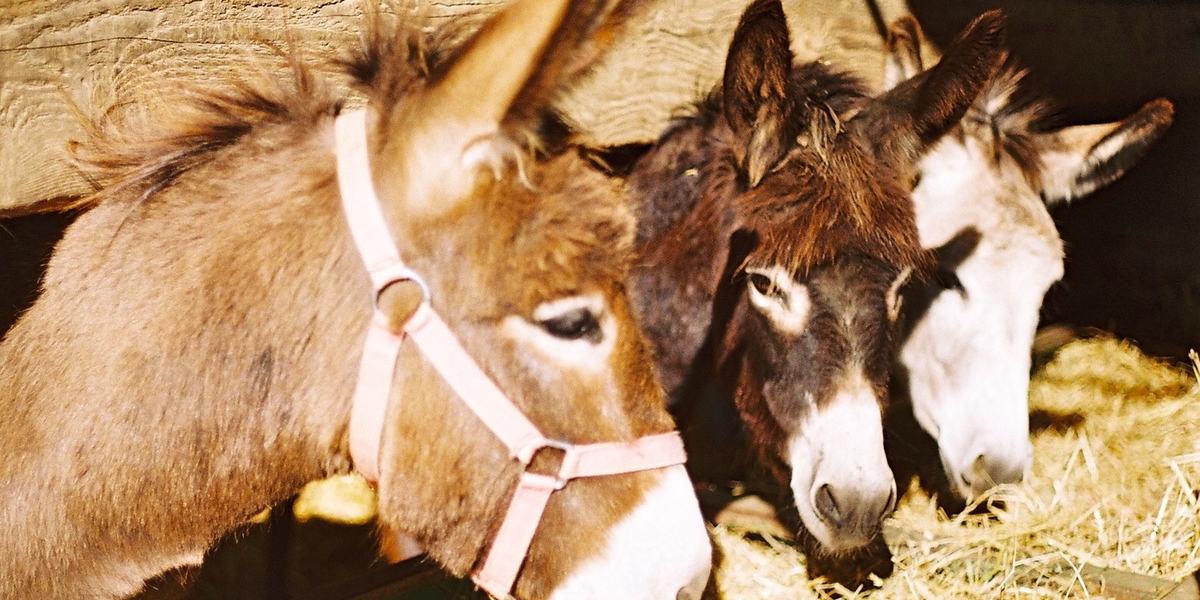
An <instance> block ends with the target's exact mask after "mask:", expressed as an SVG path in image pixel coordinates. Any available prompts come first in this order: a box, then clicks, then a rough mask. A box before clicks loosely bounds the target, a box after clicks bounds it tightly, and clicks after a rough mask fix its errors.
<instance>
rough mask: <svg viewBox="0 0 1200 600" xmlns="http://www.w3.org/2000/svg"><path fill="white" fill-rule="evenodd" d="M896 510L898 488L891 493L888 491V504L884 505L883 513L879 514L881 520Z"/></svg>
mask: <svg viewBox="0 0 1200 600" xmlns="http://www.w3.org/2000/svg"><path fill="white" fill-rule="evenodd" d="M895 508H896V488H892V489H891V490H890V491H888V497H887V502H884V503H883V511H882V512H880V513H879V518H881V519H882V518H883V517H885V516H887V515H889V514H891V512H892V510H893V509H895Z"/></svg>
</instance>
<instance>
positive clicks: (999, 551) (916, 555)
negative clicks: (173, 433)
mask: <svg viewBox="0 0 1200 600" xmlns="http://www.w3.org/2000/svg"><path fill="white" fill-rule="evenodd" d="M1030 403H1031V409H1032V411H1033V412H1034V419H1033V421H1034V422H1035V423H1041V424H1042V425H1040V426H1039V430H1037V431H1035V432H1034V434H1033V445H1034V465H1033V472H1032V474H1031V476H1030V477H1029V479H1028V480H1027V481H1026V482H1025V483H1023V484H1021V485H1019V486H1011V487H1006V488H1002V489H999V490H997V491H996V492H995V493H994V494H993V495H992V497H991V498H993V499H999V500H1003V501H1004V503H1005V507H1004V509H1003V510H997V511H996V516H995V518H988V517H985V516H979V515H959V516H955V517H947V516H945V515H944V514H942V513H940V511H939V510H938V508H937V505H936V502H935V501H934V500H933V499H931V498H930V497H928V496H927V495H925V494H924V492H922V491H920V490H919V489H918V488H917V487H916V486H913V487H912V488H911V489H909V491H908V493H907V494H906V496H905V497H904V498H903V500H902V501H901V503H900V506H899V508H898V509H897V511H896V514H895V516H894V517H893V518H892V519H891V520H890V522H889V524H888V528H887V538H888V541H889V543H890V545H891V547H892V550H893V552H894V554H895V560H896V573H895V575H893V576H892V577H891V578H890V579H888V580H887V581H885V582H884V583H883V587H882V588H881V589H879V590H877V591H875V592H873V593H870V594H861V595H858V594H855V593H853V592H851V591H849V590H845V589H844V588H834V587H831V586H829V585H825V584H824V583H823V582H811V581H809V580H808V578H807V576H806V574H805V567H804V556H803V555H802V554H800V553H799V551H797V550H796V549H795V548H793V547H792V546H791V545H789V543H787V542H786V541H783V540H781V539H779V538H777V537H775V536H774V535H772V534H771V533H769V532H768V531H769V529H758V530H755V531H750V530H746V529H734V528H730V527H725V526H716V527H715V528H714V530H713V537H714V539H715V541H716V543H717V544H718V545H719V546H720V548H721V550H722V552H723V554H724V556H725V558H724V563H723V565H722V566H721V567H720V569H719V571H718V573H717V584H718V587H719V589H720V590H721V592H722V593H723V596H724V598H725V600H771V599H774V598H787V599H789V600H792V599H797V598H801V599H803V598H825V597H828V592H832V591H835V590H836V591H840V592H841V593H842V594H843V595H844V596H845V597H847V598H858V597H870V598H872V599H874V600H888V599H894V598H904V599H916V598H921V599H925V598H939V599H942V598H964V599H967V598H969V599H976V598H1088V597H1091V598H1095V597H1108V596H1106V594H1105V593H1104V590H1103V589H1101V586H1100V585H1098V584H1097V583H1095V581H1093V580H1092V579H1091V578H1089V577H1088V576H1087V574H1088V572H1086V571H1084V570H1083V569H1084V565H1085V564H1087V565H1091V566H1092V567H1108V568H1113V569H1119V570H1122V571H1129V572H1134V573H1140V574H1142V575H1149V576H1153V577H1157V578H1162V579H1167V580H1178V579H1180V578H1183V577H1185V576H1187V575H1189V574H1191V573H1192V572H1194V571H1196V570H1197V569H1198V568H1200V499H1198V497H1200V387H1197V386H1196V385H1195V381H1194V379H1193V378H1192V376H1191V374H1190V373H1187V372H1186V371H1183V370H1180V369H1176V368H1174V367H1170V366H1167V365H1165V364H1162V363H1158V362H1155V361H1153V360H1150V359H1148V358H1146V357H1145V356H1144V355H1142V354H1141V352H1139V351H1138V350H1137V349H1136V348H1134V347H1133V346H1132V345H1130V344H1128V343H1125V342H1121V341H1118V340H1115V339H1106V338H1099V339H1092V340H1080V341H1076V342H1072V343H1070V344H1068V345H1066V346H1064V347H1063V348H1062V349H1061V350H1060V351H1059V352H1058V354H1057V355H1056V357H1055V358H1054V359H1053V360H1052V361H1051V362H1050V363H1049V364H1047V365H1046V366H1045V367H1044V368H1043V369H1041V370H1040V371H1039V372H1038V374H1037V375H1036V376H1035V377H1034V379H1033V383H1032V386H1031V390H1030ZM330 485H335V486H341V487H345V486H348V487H350V488H353V490H357V492H355V493H347V490H346V489H340V490H337V491H336V492H334V493H331V494H328V495H326V496H322V495H321V494H322V490H320V489H319V488H321V487H323V486H330ZM360 488H361V489H360ZM353 490H352V491H353ZM365 490H366V488H365V484H362V483H361V480H355V479H354V478H352V477H351V478H348V479H346V480H341V481H338V482H326V483H324V484H319V485H317V486H313V487H311V488H310V489H309V490H306V493H305V494H304V495H302V497H301V499H300V500H299V501H297V503H296V507H297V512H298V513H300V514H298V516H300V517H301V518H302V519H304V518H309V517H313V516H323V517H324V518H331V516H332V515H336V514H338V513H345V514H354V518H353V519H352V520H353V521H354V522H361V521H362V520H363V518H364V516H365V517H366V518H369V517H370V516H372V513H373V508H374V507H373V503H370V502H367V500H369V498H366V499H364V495H363V493H361V492H363V491H365ZM325 491H328V490H325ZM365 493H366V496H368V497H369V496H370V493H369V491H366V492H365ZM987 500H988V499H984V500H983V501H984V502H986V501H987ZM346 503H349V504H350V505H352V506H350V507H349V509H347V507H346V506H342V505H343V504H346ZM367 504H370V506H365V505H367ZM364 510H365V512H357V511H364ZM347 511H348V513H347ZM334 520H337V519H336V518H334ZM776 535H778V531H776Z"/></svg>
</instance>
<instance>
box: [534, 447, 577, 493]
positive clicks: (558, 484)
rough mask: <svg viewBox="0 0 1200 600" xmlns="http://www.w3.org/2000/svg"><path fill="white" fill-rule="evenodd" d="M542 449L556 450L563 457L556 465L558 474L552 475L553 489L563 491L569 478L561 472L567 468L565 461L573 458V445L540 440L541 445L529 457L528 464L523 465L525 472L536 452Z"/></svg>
mask: <svg viewBox="0 0 1200 600" xmlns="http://www.w3.org/2000/svg"><path fill="white" fill-rule="evenodd" d="M543 448H549V449H551V450H558V451H559V452H562V455H563V456H562V461H561V462H559V464H558V473H555V474H554V475H553V477H554V489H555V490H556V491H557V490H561V489H563V488H564V487H567V482H568V481H570V479H571V478H570V477H563V471H564V470H565V469H566V468H567V467H568V466H569V465H568V464H567V461H570V460H572V459H573V458H575V457H574V456H573V454H574V452H573V451H574V450H575V445H574V444H572V443H570V442H564V441H560V440H552V439H544V440H542V441H541V443H540V444H539V445H538V447H537V448H536V449H535V450H534V451H533V453H532V454H530V455H529V462H528V463H526V464H525V468H526V470H528V469H529V466H530V465H532V464H533V457H535V456H537V454H538V452H540V451H541V450H542V449H543Z"/></svg>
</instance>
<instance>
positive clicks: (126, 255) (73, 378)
mask: <svg viewBox="0 0 1200 600" xmlns="http://www.w3.org/2000/svg"><path fill="white" fill-rule="evenodd" d="M603 5H604V3H599V2H575V3H573V4H572V5H571V9H570V10H569V12H568V14H567V16H566V18H565V20H564V21H563V22H562V23H561V24H560V26H559V27H558V31H559V33H557V34H555V35H554V36H553V39H552V41H551V42H549V43H548V44H545V47H544V48H543V50H542V51H541V52H542V55H543V56H544V58H542V59H539V62H538V64H534V65H530V66H529V76H528V77H527V80H526V82H525V83H524V84H523V86H522V88H521V91H520V93H519V98H521V100H522V102H525V104H522V105H520V106H521V108H520V109H519V110H516V111H515V112H513V116H512V117H511V118H510V119H508V120H506V121H505V127H506V129H504V133H505V134H506V135H504V136H503V138H504V139H501V140H498V142H497V143H498V147H507V148H512V150H511V152H510V153H509V154H510V155H512V156H516V157H519V159H514V160H509V161H501V162H500V163H498V166H496V170H495V171H493V170H492V169H485V170H484V171H483V173H482V174H481V175H480V176H479V178H478V180H477V181H476V183H475V184H474V185H473V186H468V189H470V190H472V193H471V195H470V197H469V198H467V199H463V200H461V201H457V202H456V203H450V202H449V201H447V204H446V205H447V206H448V207H449V208H446V209H441V210H434V209H431V208H430V207H429V206H427V205H425V206H421V207H419V210H417V209H412V208H410V207H409V206H408V203H409V202H410V201H409V199H408V198H407V197H406V196H405V195H404V193H403V192H404V190H409V191H412V190H413V189H414V188H413V186H414V185H415V183H414V182H412V181H402V177H403V176H402V174H401V173H398V172H397V170H398V169H399V167H398V166H396V165H398V164H401V163H402V161H403V160H405V159H406V157H408V156H410V155H411V153H414V152H421V151H422V150H423V149H422V148H421V147H416V148H407V149H406V148H404V147H403V146H402V144H401V143H400V142H402V141H403V138H404V136H397V132H396V130H394V129H391V127H392V126H393V125H394V124H396V123H402V124H405V125H413V124H414V123H417V124H422V122H421V121H420V114H418V113H419V111H420V110H421V109H422V107H421V105H420V100H421V99H422V98H423V95H424V94H425V93H426V90H428V89H433V88H435V86H437V85H439V84H440V83H441V82H442V81H443V80H444V79H445V78H447V77H449V75H447V73H448V72H450V71H452V70H453V69H454V66H455V64H457V62H458V60H459V59H460V57H463V56H467V55H469V54H470V48H471V45H472V44H475V43H477V40H478V39H479V38H474V40H475V41H472V42H468V46H467V49H465V50H463V49H457V48H450V49H446V51H444V50H443V49H442V48H441V47H438V46H436V45H434V46H430V45H428V43H427V40H425V39H423V38H422V36H420V35H418V34H417V33H416V32H415V29H409V28H404V27H401V28H399V29H393V28H390V27H391V24H388V25H387V26H383V25H379V24H377V25H376V27H375V29H374V30H373V33H372V37H371V38H370V39H371V41H370V45H369V48H368V52H367V53H366V54H365V56H367V57H368V60H364V61H360V62H358V63H357V65H358V66H357V68H356V69H355V73H356V74H358V75H359V76H360V77H361V78H362V82H363V84H364V85H365V86H367V87H368V88H369V89H370V90H371V92H372V94H371V102H372V106H374V107H375V109H376V111H378V114H379V118H377V119H376V120H375V121H374V129H373V131H372V135H373V139H374V144H373V145H374V147H375V148H374V149H375V154H374V157H373V160H374V163H375V164H376V165H377V166H381V167H380V168H377V169H376V172H375V173H376V174H375V176H376V185H377V187H378V188H379V189H380V192H381V196H382V197H383V198H384V200H385V202H387V208H386V209H385V211H386V213H387V214H388V216H389V218H390V225H391V228H392V232H393V234H394V236H395V237H396V238H397V240H398V244H399V247H400V253H401V255H402V256H404V257H405V258H406V259H407V260H408V262H409V264H410V266H412V267H413V268H414V269H415V270H417V271H418V272H420V273H422V274H424V275H425V277H426V278H427V280H428V283H429V285H430V287H431V288H432V290H433V298H434V300H433V303H434V307H435V308H436V309H437V310H438V311H439V312H440V313H441V314H442V315H443V317H444V318H445V319H446V320H447V321H448V322H449V323H450V325H451V327H452V328H453V329H455V331H456V333H457V334H458V335H459V337H460V339H461V340H462V342H463V344H464V345H465V346H466V348H467V349H468V350H469V351H471V352H472V354H473V355H474V356H475V357H476V359H477V360H478V361H479V362H480V364H481V366H482V367H483V368H484V370H485V371H486V372H488V373H489V374H490V375H491V376H492V377H493V378H494V379H495V380H496V382H497V383H498V385H499V386H500V388H501V389H503V390H505V391H506V392H507V393H508V394H509V396H510V398H512V399H513V400H514V402H516V403H517V404H518V405H519V406H520V407H521V408H522V409H523V410H524V411H525V412H526V414H527V415H528V416H529V417H530V419H531V420H532V421H533V422H534V423H537V424H538V425H539V426H540V427H541V428H542V429H543V431H544V432H545V433H546V434H547V435H549V436H552V437H558V438H561V439H569V440H572V441H576V442H595V441H601V440H629V439H633V438H634V437H636V436H639V435H643V434H647V433H651V432H662V431H667V430H669V429H670V428H671V427H672V423H671V420H670V418H669V417H668V415H667V414H666V412H665V411H664V410H663V408H662V399H661V391H660V388H659V387H658V386H657V384H656V381H655V379H654V376H653V373H652V371H651V370H650V366H649V360H648V353H647V349H646V347H645V346H644V344H643V342H642V338H641V337H640V334H639V333H638V332H637V331H636V329H635V328H634V325H633V317H632V314H631V308H630V304H629V302H628V300H627V297H626V294H625V290H624V284H623V277H624V275H625V273H626V269H627V268H628V264H629V260H630V258H629V256H630V254H629V252H630V248H631V243H632V239H633V233H634V232H633V221H632V218H631V215H630V214H629V212H628V210H627V209H626V208H625V207H624V204H623V203H622V201H621V199H620V196H619V194H618V191H617V190H616V189H615V188H614V187H613V185H612V184H611V183H609V182H608V181H606V180H604V179H603V178H602V177H600V176H598V175H597V174H595V173H594V172H593V171H592V170H591V169H589V168H587V166H586V165H585V164H584V162H583V161H581V160H579V159H578V158H576V157H575V156H574V155H570V156H560V157H558V158H554V159H547V160H539V159H535V158H532V156H531V154H530V150H529V149H528V148H526V147H524V146H523V145H522V144H523V143H524V140H526V139H531V136H530V135H529V134H528V133H526V130H527V126H528V123H527V122H526V121H527V119H526V115H525V113H526V112H527V111H530V110H532V108H531V107H545V106H546V105H547V103H548V100H549V96H550V95H552V94H553V93H554V92H555V90H557V89H558V88H559V87H560V86H561V85H562V84H563V82H564V81H569V80H570V79H571V78H572V77H573V76H574V74H576V73H577V72H579V71H580V69H581V68H582V67H584V66H586V64H587V61H589V60H590V56H591V55H593V54H595V52H594V50H595V49H598V48H599V47H600V45H602V44H601V43H600V42H597V41H596V39H595V37H594V35H595V33H596V31H597V29H601V33H602V34H604V32H606V31H607V30H608V29H609V28H611V27H614V26H615V25H614V24H613V23H614V20H611V19H610V20H609V21H608V22H607V24H604V25H601V21H602V19H601V17H603V16H604V14H605V11H604V10H603V9H604V6H603ZM630 10H631V8H630V7H629V6H628V5H626V6H622V7H618V8H617V9H616V12H617V13H620V14H622V15H624V14H626V13H627V12H628V11H630ZM379 22H382V20H380V21H379ZM485 31H486V27H485ZM564 31H565V32H569V33H564ZM609 33H611V32H609ZM604 36H607V37H611V35H608V34H604ZM604 36H602V37H604ZM533 37H534V38H536V36H533ZM535 42H536V39H535ZM580 46H583V54H584V56H583V57H582V58H580V57H579V56H578V55H576V54H574V50H575V49H576V48H577V47H580ZM593 46H594V48H593ZM564 55H565V56H566V58H564ZM520 67H521V65H515V66H514V68H520ZM296 74H297V75H296V80H295V81H294V82H292V83H291V84H290V85H274V86H269V87H265V88H264V87H254V88H241V89H237V90H234V91H231V92H223V93H217V94H204V95H202V96H199V97H198V98H197V99H196V101H195V102H194V103H193V104H191V105H189V106H187V107H181V108H180V109H179V110H178V111H177V112H173V113H172V114H169V115H159V118H160V119H161V121H160V123H162V127H161V128H159V129H158V130H155V131H151V132H149V135H139V134H138V133H137V132H136V131H135V132H132V133H130V135H128V136H125V137H118V138H109V140H110V141H108V142H100V143H99V144H98V145H95V146H92V147H91V148H90V149H89V150H87V151H85V152H83V153H82V155H83V156H85V157H86V158H88V159H90V160H91V164H92V165H93V167H94V170H93V171H92V172H93V173H94V174H96V176H97V177H98V181H101V182H102V183H104V184H105V188H104V190H103V191H101V192H100V193H98V194H97V195H96V196H95V197H94V198H92V199H90V200H88V201H87V203H88V204H93V205H95V207H94V208H92V209H91V210H90V211H89V212H87V213H86V214H84V215H83V216H82V217H80V218H79V220H78V221H77V222H76V223H75V224H74V225H73V226H72V227H71V228H70V229H69V230H68V232H67V234H66V236H65V237H64V239H63V241H62V242H61V243H60V244H59V246H58V248H57V250H56V252H55V254H54V256H53V259H52V262H51V264H50V267H49V271H48V273H47V275H46V279H45V291H44V293H43V295H42V296H41V298H40V299H39V300H38V301H37V303H36V304H35V305H34V306H33V307H32V308H31V309H30V310H29V311H28V312H27V313H26V314H25V315H23V317H22V318H21V319H20V321H19V322H18V323H17V324H16V325H15V327H14V328H13V329H12V330H11V331H10V333H9V334H8V335H7V336H6V337H5V339H4V341H3V344H2V345H0V364H3V365H4V368H3V374H4V376H3V378H2V380H0V397H2V398H4V402H3V403H2V404H0V423H2V425H0V456H3V457H4V458H5V460H4V462H3V465H0V506H2V507H3V510H0V530H3V531H4V532H5V533H4V535H3V536H0V597H4V598H72V599H74V598H118V597H124V596H127V595H129V594H131V593H134V592H136V591H137V590H138V589H139V587H140V586H141V582H142V581H143V580H144V579H146V578H148V577H151V576H153V575H155V574H157V573H160V572H162V571H164V570H166V569H168V568H171V567H174V566H177V565H180V564H184V563H189V562H195V561H198V560H199V559H200V558H201V556H202V554H203V552H204V551H205V549H206V548H208V546H209V545H210V544H211V543H212V542H213V541H214V540H215V539H216V538H217V537H218V536H220V535H222V534H224V533H226V532H228V531H229V530H230V529H232V528H234V527H236V526H237V525H238V524H239V523H242V522H244V521H245V520H246V519H247V518H249V517H250V516H251V515H253V514H255V513H256V512H258V511H260V510H261V509H263V508H265V507H268V506H270V505H272V504H274V503H276V502H278V501H280V500H282V499H284V498H286V497H288V496H289V495H291V494H293V493H295V492H296V490H297V489H298V488H299V487H300V486H301V485H303V484H304V483H305V482H307V481H309V480H312V479H315V478H319V477H322V476H325V475H329V474H331V473H338V472H344V471H346V470H348V469H349V468H351V464H350V459H349V456H348V454H347V422H348V415H349V399H350V396H351V390H352V388H353V385H354V379H355V375H356V373H357V362H358V358H359V355H360V353H361V344H362V338H363V335H364V332H365V330H366V325H367V321H368V319H369V318H370V309H371V307H370V302H369V300H368V298H369V297H370V295H369V281H368V279H367V274H366V272H365V270H364V268H363V266H362V264H361V259H360V258H359V257H358V255H357V252H356V250H355V249H354V247H353V245H352V242H351V241H350V239H349V235H348V230H347V227H346V224H345V223H344V217H343V216H342V213H341V207H340V203H339V199H338V192H337V188H336V184H335V181H334V172H335V166H334V156H333V148H332V121H333V117H334V115H335V113H336V111H337V110H338V100H337V99H336V98H334V97H333V96H332V95H331V94H330V93H329V92H328V91H327V90H328V89H329V88H328V87H327V86H324V85H322V84H321V82H319V81H318V80H316V79H315V78H313V77H311V76H310V75H309V74H308V72H307V71H306V70H305V69H303V68H299V67H297V69H296ZM477 100H478V98H473V99H472V102H475V101H477ZM423 124H424V125H426V126H430V124H429V123H423ZM434 125H436V123H435V124H434ZM397 138H400V139H399V140H398V139H397ZM505 139H507V140H510V141H509V142H507V145H505V142H504V140H505ZM405 151H407V152H408V154H405ZM389 152H390V153H391V154H388V153H389ZM455 159H457V156H456V157H455ZM514 162H520V166H521V168H522V169H523V175H524V178H527V179H528V183H529V185H528V186H527V185H526V184H525V183H524V182H523V181H522V177H518V176H517V173H516V167H515V166H514V164H513V163H514ZM494 175H499V177H495V176H494ZM418 183H419V182H418ZM578 293H596V294H599V295H601V296H603V297H604V298H605V299H606V301H607V305H608V310H609V312H610V313H611V314H612V315H613V317H614V318H615V320H616V322H617V324H618V327H617V330H618V333H617V335H618V336H619V338H618V341H617V344H616V351H615V352H614V355H613V358H612V360H611V362H610V364H609V365H608V368H607V369H601V370H599V371H598V372H596V373H577V372H573V371H564V370H562V369H560V368H556V367H555V366H554V364H553V363H545V362H542V361H541V360H539V358H538V357H536V356H531V355H530V352H529V351H527V350H522V351H521V352H518V347H517V346H518V344H517V342H516V341H514V339H513V338H512V337H511V336H506V335H504V334H503V333H502V331H501V326H500V319H501V318H503V317H506V316H509V315H517V316H520V317H522V318H525V319H532V316H531V315H532V312H533V310H534V308H536V307H537V306H538V305H539V304H541V303H543V302H545V301H548V300H552V299H555V298H558V297H561V296H563V295H568V294H578ZM400 360H401V362H400V365H399V369H398V371H399V373H398V375H397V382H398V383H397V391H396V394H398V395H399V396H401V397H403V399H404V401H403V402H393V404H392V406H393V408H392V409H391V412H390V414H389V415H388V418H389V425H388V427H387V434H386V435H385V438H384V446H383V460H382V468H383V474H382V477H381V481H380V486H379V492H380V513H381V515H382V519H383V520H384V522H386V523H387V524H388V525H389V526H392V527H395V528H397V529H400V530H403V531H405V532H407V533H408V534H410V535H412V536H414V537H415V538H416V539H417V540H419V541H420V542H421V543H422V544H423V545H424V546H425V547H426V548H427V549H428V551H429V552H430V554H431V555H432V556H433V557H434V558H435V559H437V560H438V561H439V562H441V563H442V564H443V565H445V566H446V567H447V568H448V569H450V570H451V571H452V572H454V573H457V574H464V573H465V572H466V571H468V570H469V569H470V568H472V566H473V565H474V564H475V562H476V560H477V558H478V557H479V556H480V553H481V551H482V550H483V549H484V548H485V546H486V545H487V541H488V540H490V539H491V537H492V535H493V533H494V531H495V528H496V526H497V525H498V519H499V516H500V511H501V510H502V508H503V507H502V505H503V504H505V503H506V501H507V499H508V498H509V494H510V491H511V489H512V486H513V485H514V482H515V478H516V475H517V471H518V467H519V465H517V464H515V463H514V462H512V461H510V460H508V459H507V457H506V451H505V450H504V448H503V447H502V446H501V444H500V443H499V442H498V441H497V440H496V439H495V438H494V436H492V434H491V433H490V432H489V431H487V430H486V429H485V428H484V427H483V425H482V424H481V423H479V422H478V420H477V419H476V418H475V417H474V416H473V415H472V414H471V413H469V412H468V411H467V409H466V408H465V407H464V406H463V405H462V404H461V402H459V401H458V400H457V399H456V398H455V397H454V395H453V393H452V392H451V391H450V390H449V389H448V388H447V386H446V385H445V383H444V382H443V381H442V380H441V379H440V376H438V375H436V374H434V373H432V372H430V370H429V369H427V368H426V367H425V366H424V365H423V362H422V359H421V358H420V357H419V356H418V354H417V353H416V351H415V350H414V349H413V348H411V347H408V346H406V347H405V349H404V350H403V352H402V356H401V359H400ZM547 399H548V400H551V401H549V402H547V401H543V400H547ZM649 481H653V480H652V479H651V475H648V474H645V473H641V474H630V475H621V476H614V477H604V478H596V479H594V480H583V481H579V482H576V483H572V485H571V486H570V487H569V488H568V489H567V490H565V491H563V492H561V497H556V498H555V499H553V500H551V503H550V505H549V507H548V510H547V513H546V518H545V520H544V521H543V523H542V527H541V529H540V530H539V534H538V537H537V538H535V540H534V545H533V547H532V549H531V552H530V555H529V557H528V561H527V563H526V568H525V569H524V570H523V572H522V576H521V577H520V579H519V580H518V584H517V590H516V593H517V594H518V595H520V596H523V597H533V598H537V597H544V596H545V595H547V593H548V592H549V590H551V589H553V588H554V587H555V585H556V584H557V583H558V582H559V580H560V579H561V578H562V577H563V574H564V573H567V572H568V571H569V570H570V568H571V567H572V566H574V565H577V564H579V562H580V561H582V560H583V559H585V558H586V557H588V556H589V555H590V554H592V553H593V552H594V551H595V544H594V543H592V541H590V540H596V539H600V538H601V537H602V536H603V533H604V531H605V528H606V527H607V526H608V525H609V524H611V523H613V522H614V521H616V520H617V519H618V518H619V517H620V516H621V515H622V514H624V513H625V512H627V511H628V510H630V508H631V507H632V506H633V505H634V504H635V503H636V502H637V501H638V499H639V498H640V496H641V490H642V489H643V486H644V485H646V484H647V482H649Z"/></svg>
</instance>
